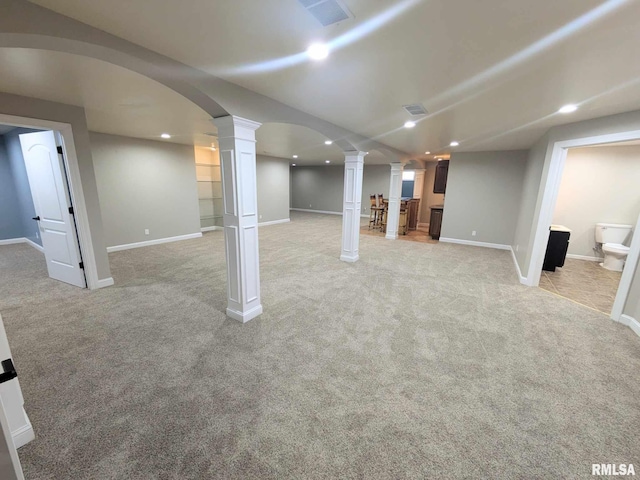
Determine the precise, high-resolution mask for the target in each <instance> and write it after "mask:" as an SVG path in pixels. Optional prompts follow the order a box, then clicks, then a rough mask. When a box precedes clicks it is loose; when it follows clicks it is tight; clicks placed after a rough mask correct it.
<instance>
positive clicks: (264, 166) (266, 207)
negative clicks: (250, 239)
mask: <svg viewBox="0 0 640 480" xmlns="http://www.w3.org/2000/svg"><path fill="white" fill-rule="evenodd" d="M256 172H257V188H258V218H259V220H258V221H259V222H260V223H264V222H273V221H276V220H284V219H288V218H289V160H287V159H284V158H275V157H267V156H265V155H257V156H256Z"/></svg>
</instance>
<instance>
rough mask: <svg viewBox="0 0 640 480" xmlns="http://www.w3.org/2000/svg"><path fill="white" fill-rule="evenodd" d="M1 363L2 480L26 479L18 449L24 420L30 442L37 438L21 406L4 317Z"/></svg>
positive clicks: (0, 338) (0, 474)
mask: <svg viewBox="0 0 640 480" xmlns="http://www.w3.org/2000/svg"><path fill="white" fill-rule="evenodd" d="M0 360H2V361H3V363H2V366H1V367H0V478H1V479H3V480H4V479H5V478H6V479H22V478H24V477H23V476H22V468H21V467H20V459H19V458H18V452H17V450H16V449H17V448H18V447H20V446H21V445H23V444H24V443H22V444H21V445H18V444H17V443H18V442H22V441H24V440H25V438H24V433H21V432H24V428H23V427H24V425H23V424H24V423H25V421H26V423H27V424H28V428H29V429H30V432H29V434H30V438H29V440H33V438H34V437H33V430H32V429H31V424H30V423H29V419H28V418H27V414H26V413H25V411H24V408H23V407H22V404H23V403H24V401H23V400H22V391H21V390H20V384H19V383H18V378H17V377H16V373H15V369H14V368H13V364H12V362H13V360H12V358H11V350H9V342H8V341H7V336H6V334H5V331H4V324H3V323H2V317H0ZM25 419H26V420H25ZM12 423H13V424H14V425H13V426H12ZM14 427H15V428H14ZM14 432H15V433H14ZM16 439H17V441H16ZM25 443H26V442H25Z"/></svg>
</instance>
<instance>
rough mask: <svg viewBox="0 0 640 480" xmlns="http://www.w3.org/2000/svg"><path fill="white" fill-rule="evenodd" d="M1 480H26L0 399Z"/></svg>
mask: <svg viewBox="0 0 640 480" xmlns="http://www.w3.org/2000/svg"><path fill="white" fill-rule="evenodd" d="M0 478H2V479H3V480H24V475H23V473H22V467H21V466H20V458H19V457H18V451H17V450H16V447H15V445H14V444H13V439H12V438H11V434H10V433H9V426H8V422H7V417H6V415H5V413H4V407H3V405H2V399H1V398H0Z"/></svg>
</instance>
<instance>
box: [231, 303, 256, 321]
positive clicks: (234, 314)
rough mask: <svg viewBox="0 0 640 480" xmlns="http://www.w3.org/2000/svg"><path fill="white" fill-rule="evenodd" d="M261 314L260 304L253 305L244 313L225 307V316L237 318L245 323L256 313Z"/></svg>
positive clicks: (254, 316)
mask: <svg viewBox="0 0 640 480" xmlns="http://www.w3.org/2000/svg"><path fill="white" fill-rule="evenodd" d="M261 314H262V305H258V306H257V307H253V308H252V309H251V310H248V311H246V312H244V313H243V312H239V311H237V310H233V309H232V308H229V307H227V317H229V318H233V319H234V320H237V321H239V322H242V323H247V322H248V321H249V320H253V319H254V318H256V317H257V316H258V315H261Z"/></svg>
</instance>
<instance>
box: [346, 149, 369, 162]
mask: <svg viewBox="0 0 640 480" xmlns="http://www.w3.org/2000/svg"><path fill="white" fill-rule="evenodd" d="M366 154H367V153H366V152H359V151H355V150H354V151H350V152H344V163H364V156H365V155H366Z"/></svg>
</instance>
